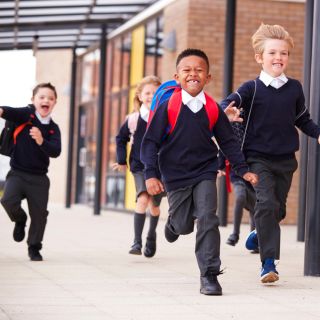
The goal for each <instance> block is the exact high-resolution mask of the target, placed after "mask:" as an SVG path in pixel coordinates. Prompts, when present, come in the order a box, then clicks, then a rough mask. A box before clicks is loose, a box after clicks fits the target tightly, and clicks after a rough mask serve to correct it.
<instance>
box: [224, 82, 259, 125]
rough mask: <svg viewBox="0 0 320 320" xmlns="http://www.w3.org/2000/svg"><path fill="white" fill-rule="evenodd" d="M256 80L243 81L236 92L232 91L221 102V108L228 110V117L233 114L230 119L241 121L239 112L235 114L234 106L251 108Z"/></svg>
mask: <svg viewBox="0 0 320 320" xmlns="http://www.w3.org/2000/svg"><path fill="white" fill-rule="evenodd" d="M254 87H255V83H254V81H247V82H245V83H243V84H242V85H241V86H240V87H239V88H238V90H237V91H236V92H233V93H231V94H230V95H229V96H228V97H226V98H225V99H224V100H222V101H221V102H220V106H221V108H222V109H223V110H224V111H225V112H226V114H227V116H228V118H229V116H230V114H231V120H230V119H229V120H230V121H237V122H241V120H240V121H239V119H241V118H239V114H240V112H239V114H235V115H234V112H235V111H234V108H237V109H241V108H243V109H245V110H246V109H249V108H250V105H251V101H252V97H253V94H254Z"/></svg>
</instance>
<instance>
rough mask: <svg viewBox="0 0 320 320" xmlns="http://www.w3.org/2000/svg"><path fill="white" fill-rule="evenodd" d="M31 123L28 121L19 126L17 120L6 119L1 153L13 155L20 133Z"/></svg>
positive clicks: (2, 133)
mask: <svg viewBox="0 0 320 320" xmlns="http://www.w3.org/2000/svg"><path fill="white" fill-rule="evenodd" d="M30 123H31V122H30V121H28V122H25V123H22V124H20V125H18V126H17V125H16V123H15V122H12V121H9V120H6V122H5V125H4V128H3V129H2V131H1V134H0V154H2V155H4V156H8V157H11V154H12V151H13V148H14V145H15V144H16V142H17V136H18V134H19V133H20V132H21V131H22V130H23V129H24V127H25V126H26V125H27V124H30Z"/></svg>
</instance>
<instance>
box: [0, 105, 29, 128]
mask: <svg viewBox="0 0 320 320" xmlns="http://www.w3.org/2000/svg"><path fill="white" fill-rule="evenodd" d="M1 109H2V110H3V113H2V116H1V117H2V118H3V119H5V120H9V121H12V122H14V123H16V124H22V123H25V122H27V121H29V119H30V114H31V113H32V109H31V108H30V107H23V108H12V107H7V106H4V107H2V106H1Z"/></svg>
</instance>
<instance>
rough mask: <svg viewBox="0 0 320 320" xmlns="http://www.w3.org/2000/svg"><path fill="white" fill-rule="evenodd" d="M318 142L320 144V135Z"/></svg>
mask: <svg viewBox="0 0 320 320" xmlns="http://www.w3.org/2000/svg"><path fill="white" fill-rule="evenodd" d="M318 143H319V144H320V136H319V137H318Z"/></svg>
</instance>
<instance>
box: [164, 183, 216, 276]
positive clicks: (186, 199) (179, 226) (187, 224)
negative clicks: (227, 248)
mask: <svg viewBox="0 0 320 320" xmlns="http://www.w3.org/2000/svg"><path fill="white" fill-rule="evenodd" d="M167 196H168V202H169V217H168V222H167V227H168V228H169V229H170V230H171V231H172V232H174V233H176V234H179V235H181V234H189V233H191V232H192V231H193V229H194V221H195V219H196V220H197V234H196V245H195V254H196V257H197V262H198V266H199V269H200V274H201V276H204V275H205V273H206V272H207V271H208V270H211V271H213V272H214V273H216V274H218V273H219V271H220V265H221V261H220V232H219V228H218V226H219V219H218V217H217V215H216V209H217V187H216V179H213V180H203V181H201V182H199V183H197V184H196V185H192V186H188V187H185V188H180V189H177V190H174V191H170V192H168V193H167Z"/></svg>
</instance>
